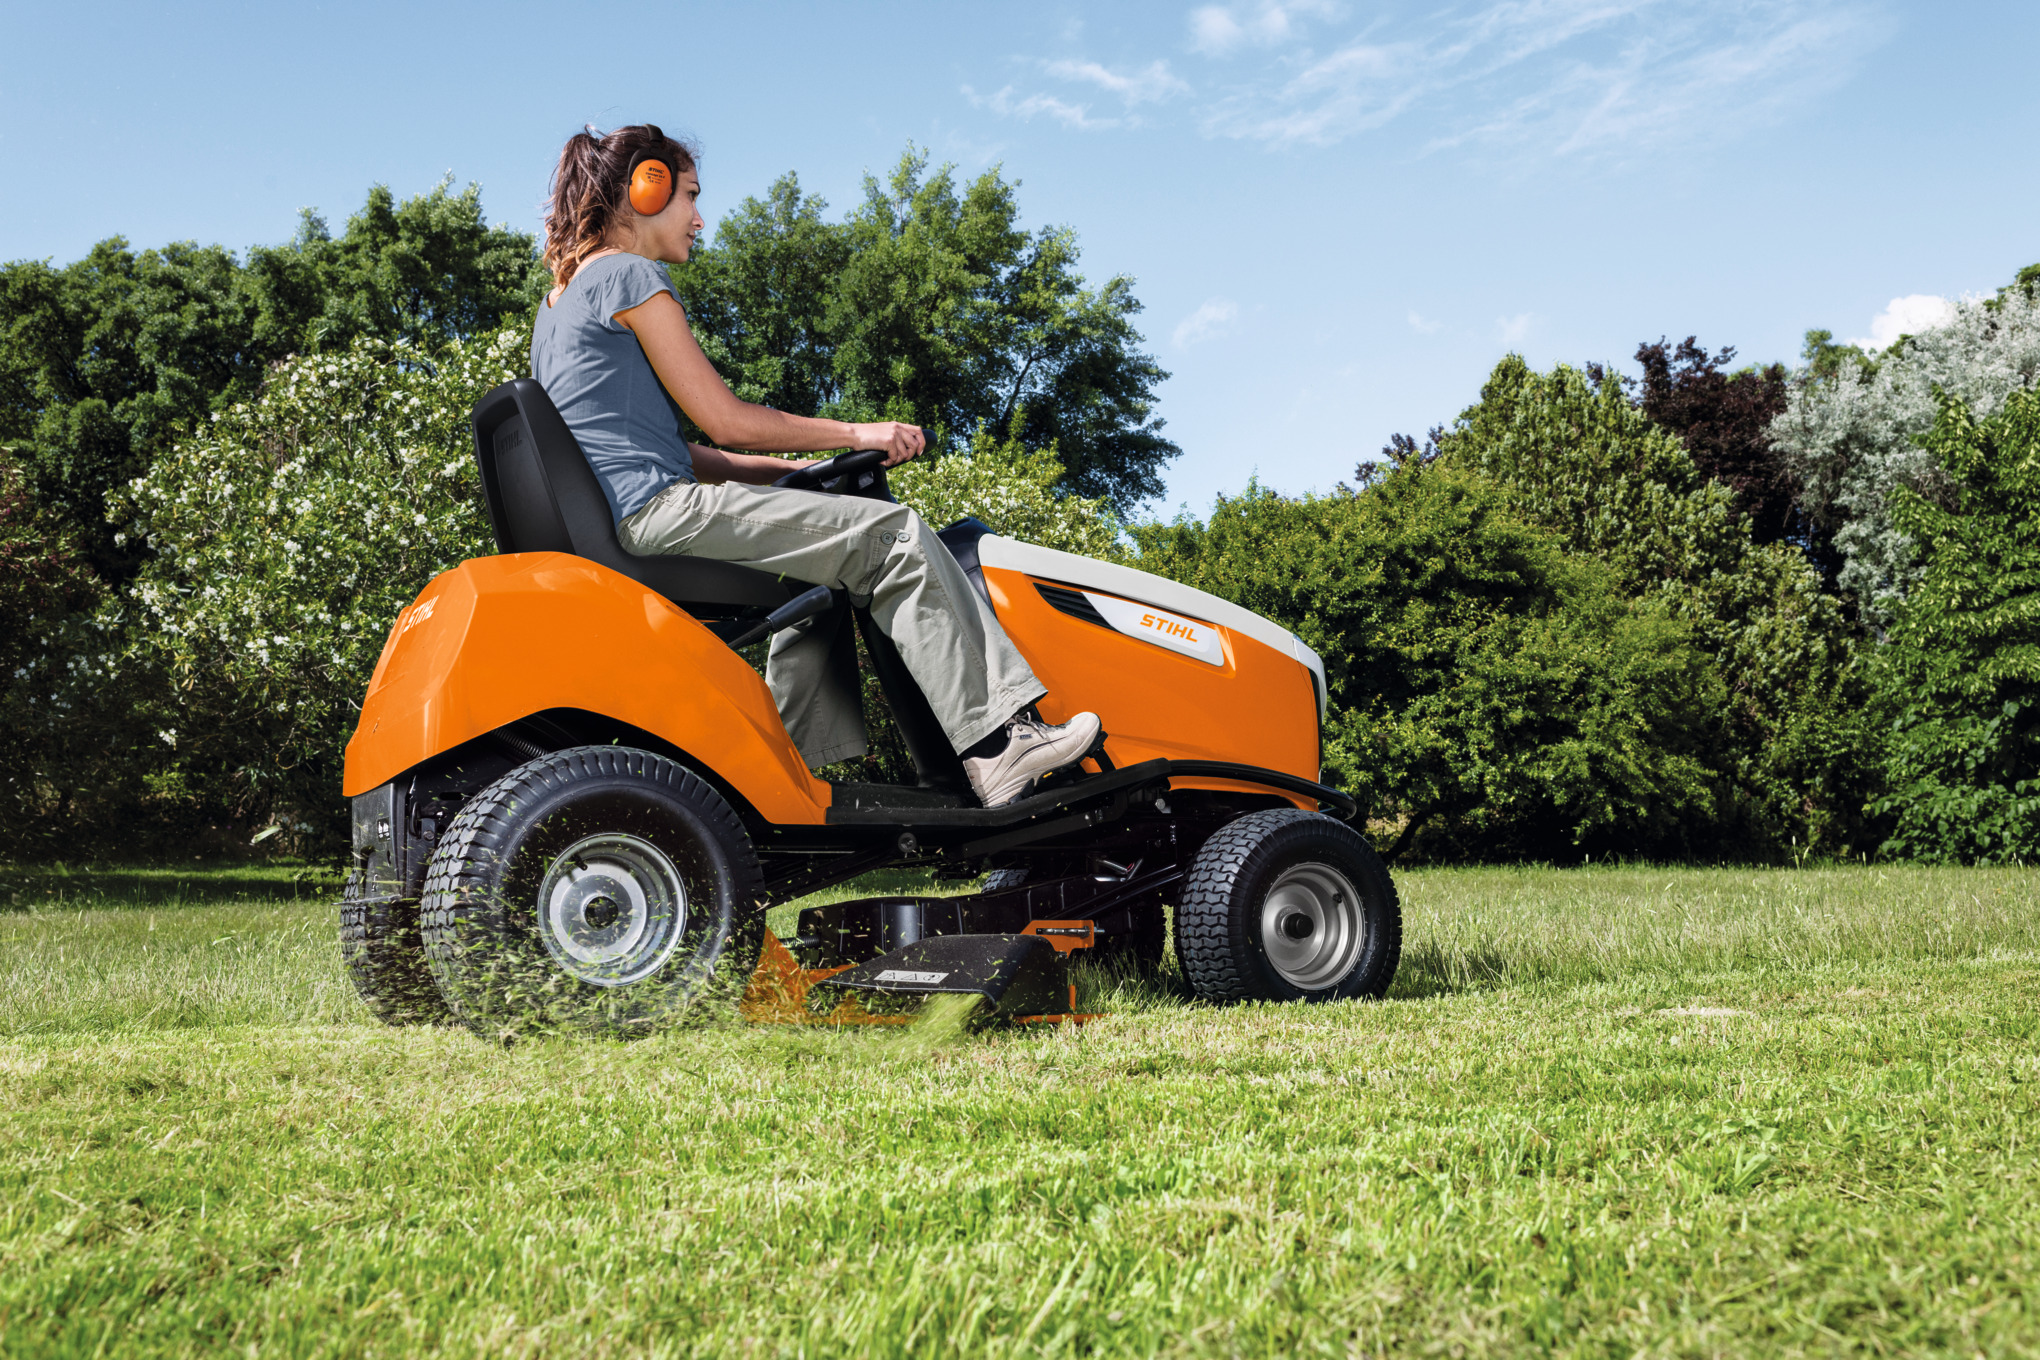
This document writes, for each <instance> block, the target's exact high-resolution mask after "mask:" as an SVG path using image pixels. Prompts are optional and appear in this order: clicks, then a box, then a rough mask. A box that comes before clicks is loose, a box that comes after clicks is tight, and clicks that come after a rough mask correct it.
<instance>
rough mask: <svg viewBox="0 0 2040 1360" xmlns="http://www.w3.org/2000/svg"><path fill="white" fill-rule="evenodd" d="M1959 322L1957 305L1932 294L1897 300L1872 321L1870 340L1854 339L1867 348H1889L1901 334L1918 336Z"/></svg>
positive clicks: (1852, 342) (1918, 294)
mask: <svg viewBox="0 0 2040 1360" xmlns="http://www.w3.org/2000/svg"><path fill="white" fill-rule="evenodd" d="M1954 319H1955V304H1954V303H1952V302H1950V301H1948V299H1946V298H1944V297H1936V296H1934V295H1933V294H1932V293H1913V294H1910V295H1909V296H1906V297H1895V298H1893V299H1892V300H1891V302H1890V305H1888V306H1887V307H1885V309H1884V310H1883V311H1881V312H1879V313H1878V314H1877V315H1876V316H1875V317H1873V318H1872V319H1871V321H1870V338H1869V339H1867V340H1862V339H1858V340H1851V341H1850V342H1849V343H1850V344H1852V345H1860V346H1861V347H1863V348H1864V349H1889V348H1890V347H1891V346H1892V344H1893V343H1894V342H1896V341H1897V339H1898V337H1899V336H1901V335H1918V334H1919V333H1920V332H1921V331H1930V330H1933V329H1934V328H1935V327H1937V326H1945V325H1947V324H1948V323H1949V322H1950V321H1953V320H1954Z"/></svg>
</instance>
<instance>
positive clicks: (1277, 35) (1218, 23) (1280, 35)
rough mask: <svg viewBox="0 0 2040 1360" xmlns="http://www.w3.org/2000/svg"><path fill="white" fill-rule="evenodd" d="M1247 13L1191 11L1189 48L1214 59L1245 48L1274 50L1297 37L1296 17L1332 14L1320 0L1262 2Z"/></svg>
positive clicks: (1220, 8) (1224, 8)
mask: <svg viewBox="0 0 2040 1360" xmlns="http://www.w3.org/2000/svg"><path fill="white" fill-rule="evenodd" d="M1246 10H1247V7H1245V6H1241V7H1237V8H1236V7H1234V6H1230V5H1204V6H1202V7H1200V8H1198V9H1194V10H1192V11H1190V46H1192V47H1193V48H1195V49H1196V50H1198V51H1199V52H1208V53H1210V54H1212V55H1213V56H1224V55H1225V54H1227V53H1229V52H1232V51H1234V50H1236V49H1238V48H1240V47H1243V46H1247V45H1252V46H1255V47H1273V46H1276V45H1277V44H1279V43H1284V42H1289V41H1291V40H1293V39H1295V38H1296V37H1298V36H1300V34H1299V27H1300V26H1299V25H1298V24H1297V22H1296V21H1297V19H1298V17H1300V16H1305V15H1314V16H1318V17H1329V16H1330V15H1331V14H1332V13H1333V12H1334V11H1333V7H1332V6H1331V5H1329V4H1325V3H1320V2H1319V0H1291V2H1290V3H1287V4H1284V3H1276V0H1262V3H1261V4H1260V5H1259V6H1258V7H1255V8H1253V9H1252V10H1251V11H1250V12H1245V11H1246Z"/></svg>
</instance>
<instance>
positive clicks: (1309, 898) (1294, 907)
mask: <svg viewBox="0 0 2040 1360" xmlns="http://www.w3.org/2000/svg"><path fill="white" fill-rule="evenodd" d="M1366 945H1367V919H1366V916H1365V915H1364V914H1363V913H1362V911H1361V907H1360V894H1359V893H1358V892H1356V891H1354V889H1353V884H1352V882H1351V881H1350V880H1349V879H1348V878H1347V877H1346V876H1345V875H1344V874H1342V873H1340V872H1339V871H1338V870H1337V869H1334V868H1332V867H1331V866H1330V865H1328V864H1298V865H1296V866H1294V867H1293V868H1290V869H1287V870H1284V871H1283V873H1282V874H1281V876H1280V877H1278V878H1277V879H1276V880H1275V882H1274V883H1273V884H1272V885H1271V886H1270V887H1269V889H1268V896H1267V899H1266V900H1265V901H1264V902H1263V903H1262V905H1261V947H1262V950H1263V952H1264V953H1265V954H1266V955H1267V958H1268V962H1269V964H1270V965H1271V966H1273V968H1274V969H1275V971H1276V973H1277V974H1278V975H1280V976H1281V978H1282V980H1283V981H1284V982H1287V983H1288V984H1289V985H1290V986H1292V987H1295V988H1297V989H1298V990H1300V991H1306V992H1317V991H1323V990H1324V989H1325V988H1327V987H1332V986H1336V985H1337V984H1338V983H1340V982H1343V981H1344V980H1345V979H1346V977H1347V976H1348V975H1349V974H1350V973H1352V971H1353V969H1354V968H1355V967H1357V966H1358V965H1359V962H1360V955H1361V952H1362V951H1363V950H1364V949H1365V948H1366Z"/></svg>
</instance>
